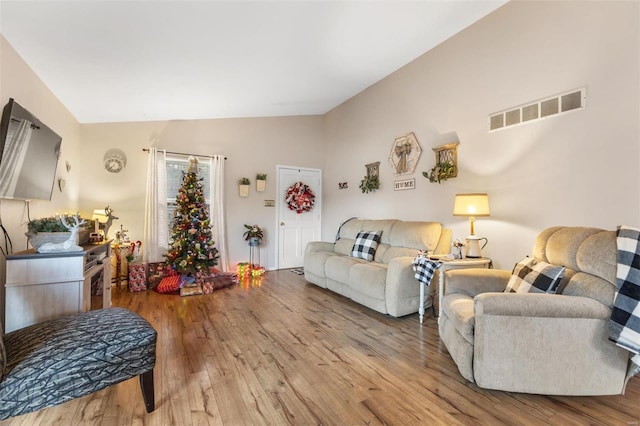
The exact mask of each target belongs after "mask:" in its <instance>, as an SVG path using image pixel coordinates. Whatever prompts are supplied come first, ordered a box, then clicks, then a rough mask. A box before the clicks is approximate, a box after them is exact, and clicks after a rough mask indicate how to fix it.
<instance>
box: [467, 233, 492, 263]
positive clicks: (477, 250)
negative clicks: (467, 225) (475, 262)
mask: <svg viewBox="0 0 640 426" xmlns="http://www.w3.org/2000/svg"><path fill="white" fill-rule="evenodd" d="M481 240H484V244H483V245H482V247H480V241H481ZM488 242H489V240H487V239H486V238H484V237H478V236H476V235H469V236H468V237H467V238H466V244H465V247H464V248H465V252H466V255H465V257H469V258H472V259H477V258H479V257H482V251H481V249H483V248H484V246H486V245H487V243H488Z"/></svg>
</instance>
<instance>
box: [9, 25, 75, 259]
mask: <svg viewBox="0 0 640 426" xmlns="http://www.w3.org/2000/svg"><path fill="white" fill-rule="evenodd" d="M0 65H1V66H0V68H1V70H2V71H1V72H0V104H1V105H0V106H1V107H2V108H4V106H5V105H6V104H7V102H9V98H14V99H15V100H16V101H17V102H18V103H19V104H20V105H21V106H23V107H24V108H26V109H27V110H29V112H31V113H32V114H33V115H35V116H36V117H38V119H40V120H41V121H42V122H43V123H45V124H46V125H47V126H49V127H50V128H51V129H52V130H53V131H55V132H56V133H57V134H59V135H60V136H61V137H62V154H61V156H60V159H59V161H58V171H57V177H59V178H64V179H65V181H66V187H65V188H64V191H60V190H59V189H58V185H57V182H56V185H55V186H54V189H53V196H52V199H51V202H48V201H32V202H31V203H30V207H29V210H30V217H31V218H38V217H44V216H48V215H52V214H54V213H56V212H58V213H63V212H69V213H72V212H75V211H77V209H78V208H79V202H78V196H79V187H80V182H81V179H82V178H83V177H82V175H81V174H80V172H79V170H78V169H79V167H78V166H79V165H80V159H81V155H82V152H81V149H80V138H79V131H80V126H79V124H78V122H77V121H76V120H75V118H74V117H73V116H72V115H71V114H70V113H69V111H67V109H66V108H65V106H64V105H63V104H62V103H60V101H59V100H58V99H57V98H56V97H55V96H54V95H53V94H52V93H51V91H50V90H49V89H48V88H47V86H46V85H45V84H44V83H43V82H42V81H41V80H40V79H39V78H38V76H36V75H35V74H34V73H33V71H32V70H31V69H30V68H29V67H28V66H27V65H26V64H25V63H24V61H23V60H22V58H20V57H19V56H18V55H17V54H16V52H15V51H14V50H13V48H12V47H11V45H10V44H9V43H8V42H7V41H6V40H5V39H4V37H2V36H0ZM67 161H68V162H69V163H70V164H71V171H70V172H67V170H66V167H65V165H66V162H67ZM0 215H1V218H2V223H3V225H4V227H5V228H6V229H7V230H8V231H9V234H10V236H11V239H12V240H13V245H14V250H15V251H19V250H24V249H25V248H26V244H27V242H26V237H25V236H24V233H25V232H26V222H27V208H26V204H25V202H24V201H16V200H0Z"/></svg>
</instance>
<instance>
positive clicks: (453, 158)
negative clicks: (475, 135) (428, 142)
mask: <svg viewBox="0 0 640 426" xmlns="http://www.w3.org/2000/svg"><path fill="white" fill-rule="evenodd" d="M458 145H460V142H452V143H448V144H446V145H440V146H437V147H435V148H432V149H433V151H434V152H435V155H436V165H435V166H433V168H432V169H431V170H429V171H428V172H422V175H423V176H424V177H426V178H427V179H429V181H430V182H438V183H440V182H441V181H443V180H447V179H450V178H454V177H456V176H458Z"/></svg>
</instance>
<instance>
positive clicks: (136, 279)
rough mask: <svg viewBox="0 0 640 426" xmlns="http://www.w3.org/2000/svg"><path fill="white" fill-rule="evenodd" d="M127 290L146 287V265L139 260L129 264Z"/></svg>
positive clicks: (140, 289) (144, 288) (139, 289)
mask: <svg viewBox="0 0 640 426" xmlns="http://www.w3.org/2000/svg"><path fill="white" fill-rule="evenodd" d="M127 281H128V283H129V291H144V290H146V289H147V265H145V264H144V263H141V262H133V263H130V264H129V279H128V280H127Z"/></svg>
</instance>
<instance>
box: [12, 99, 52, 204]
mask: <svg viewBox="0 0 640 426" xmlns="http://www.w3.org/2000/svg"><path fill="white" fill-rule="evenodd" d="M61 145H62V138H61V137H60V136H58V135H57V134H56V133H55V132H54V131H53V130H51V129H50V128H49V127H47V126H46V125H45V124H43V123H42V122H41V121H40V120H38V119H37V118H36V117H35V116H34V115H33V114H31V113H30V112H29V111H27V110H26V109H24V108H23V107H21V106H20V105H19V104H18V103H17V102H16V101H15V100H13V98H11V99H9V103H7V105H6V106H5V107H4V110H3V112H2V120H1V121H0V198H8V199H13V200H48V201H50V200H51V194H52V192H53V185H54V183H55V180H56V170H57V167H58V158H59V157H60V147H61Z"/></svg>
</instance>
